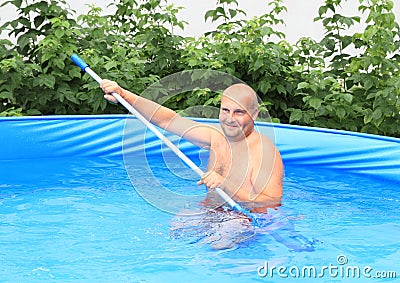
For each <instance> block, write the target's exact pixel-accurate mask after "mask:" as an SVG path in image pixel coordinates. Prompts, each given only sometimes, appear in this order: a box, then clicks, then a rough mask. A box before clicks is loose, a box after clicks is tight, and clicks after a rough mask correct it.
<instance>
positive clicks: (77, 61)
mask: <svg viewBox="0 0 400 283" xmlns="http://www.w3.org/2000/svg"><path fill="white" fill-rule="evenodd" d="M71 60H72V62H74V63H75V64H76V65H77V66H78V67H79V68H81V69H82V71H85V69H86V68H87V67H89V65H88V64H86V62H85V61H83V59H82V58H81V57H79V56H78V55H77V54H72V56H71Z"/></svg>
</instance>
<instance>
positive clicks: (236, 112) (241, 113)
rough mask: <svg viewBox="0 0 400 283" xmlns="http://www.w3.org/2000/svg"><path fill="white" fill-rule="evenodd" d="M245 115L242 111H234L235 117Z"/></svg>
mask: <svg viewBox="0 0 400 283" xmlns="http://www.w3.org/2000/svg"><path fill="white" fill-rule="evenodd" d="M245 113H246V111H243V110H236V111H235V114H237V115H244V114H245Z"/></svg>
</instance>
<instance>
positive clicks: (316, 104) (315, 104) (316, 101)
mask: <svg viewBox="0 0 400 283" xmlns="http://www.w3.org/2000/svg"><path fill="white" fill-rule="evenodd" d="M308 103H309V104H310V106H311V107H312V108H314V109H318V108H320V107H321V103H322V100H321V99H320V98H318V97H311V98H310V100H309V101H308Z"/></svg>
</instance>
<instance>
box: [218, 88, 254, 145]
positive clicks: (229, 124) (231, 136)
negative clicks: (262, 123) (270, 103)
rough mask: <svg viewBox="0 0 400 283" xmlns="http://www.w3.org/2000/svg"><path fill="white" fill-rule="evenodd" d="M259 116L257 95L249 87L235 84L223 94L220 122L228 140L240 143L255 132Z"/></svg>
mask: <svg viewBox="0 0 400 283" xmlns="http://www.w3.org/2000/svg"><path fill="white" fill-rule="evenodd" d="M257 115H258V109H257V95H256V94H255V92H254V91H253V90H252V89H251V88H250V87H249V86H247V85H245V84H235V85H233V86H230V87H228V88H227V89H226V90H225V91H224V93H223V94H222V98H221V108H220V112H219V121H220V125H221V128H222V131H223V132H224V134H225V136H226V137H227V138H228V140H230V141H238V140H241V139H244V138H245V137H247V136H248V135H249V134H250V133H251V132H253V130H254V120H255V119H256V118H257Z"/></svg>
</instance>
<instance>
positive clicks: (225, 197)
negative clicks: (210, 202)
mask: <svg viewBox="0 0 400 283" xmlns="http://www.w3.org/2000/svg"><path fill="white" fill-rule="evenodd" d="M71 60H72V61H73V62H74V63H75V64H76V65H77V66H78V67H80V68H81V69H82V71H84V72H86V73H87V74H89V75H90V76H91V77H92V78H93V79H95V80H96V81H97V82H98V83H99V84H100V83H101V81H102V78H100V77H99V76H98V75H97V74H96V73H95V72H94V71H93V70H92V69H91V68H90V67H89V65H88V64H86V62H85V61H83V59H82V58H80V57H79V56H78V55H77V54H73V55H72V56H71ZM111 95H112V96H114V97H115V99H116V100H117V101H118V102H119V103H121V104H122V105H123V106H124V107H125V108H126V109H127V110H128V111H129V112H131V113H132V114H133V115H135V116H136V118H138V119H139V120H140V121H141V122H142V123H143V124H144V125H145V126H146V127H147V128H148V129H149V130H150V131H152V132H153V133H154V134H155V135H156V136H157V137H158V138H159V139H160V140H162V141H163V142H164V143H165V144H166V145H167V146H168V147H169V148H170V149H171V150H172V151H173V152H174V153H175V154H176V155H178V157H179V158H180V159H182V160H183V161H184V162H185V163H186V164H187V165H188V166H189V167H190V168H192V169H193V170H194V171H195V172H196V173H197V174H199V176H200V177H201V176H203V174H204V172H203V171H202V170H201V169H200V168H199V167H198V166H197V165H196V164H194V163H193V161H192V160H190V159H189V158H188V157H187V156H186V155H185V154H184V153H183V152H182V151H181V150H180V149H179V148H178V147H176V146H175V145H174V144H173V143H172V142H171V141H170V140H169V139H167V138H166V137H165V136H164V135H163V134H162V133H161V132H160V131H159V130H158V129H157V128H156V127H155V126H154V125H153V124H151V123H150V122H149V121H148V120H146V118H144V117H143V116H142V114H140V113H139V112H138V111H137V110H136V109H135V108H133V107H132V105H131V104H129V103H128V102H127V101H126V100H125V99H123V98H122V97H121V96H120V95H119V94H118V93H115V92H113V93H112V94H111ZM215 191H216V192H217V193H218V195H219V196H220V197H221V198H222V199H223V200H224V201H225V202H227V203H228V204H229V206H230V207H232V209H234V210H236V211H237V212H240V213H243V214H244V215H246V216H248V217H249V218H250V219H251V220H252V223H253V224H256V223H257V221H256V219H255V218H254V215H253V214H251V213H250V212H249V211H247V210H246V209H244V208H243V207H241V206H240V205H239V204H237V203H236V202H235V201H234V200H233V199H232V198H230V197H229V196H228V195H227V194H226V193H225V192H224V191H223V190H221V189H220V188H215Z"/></svg>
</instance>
